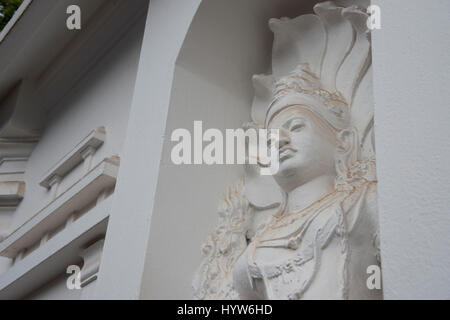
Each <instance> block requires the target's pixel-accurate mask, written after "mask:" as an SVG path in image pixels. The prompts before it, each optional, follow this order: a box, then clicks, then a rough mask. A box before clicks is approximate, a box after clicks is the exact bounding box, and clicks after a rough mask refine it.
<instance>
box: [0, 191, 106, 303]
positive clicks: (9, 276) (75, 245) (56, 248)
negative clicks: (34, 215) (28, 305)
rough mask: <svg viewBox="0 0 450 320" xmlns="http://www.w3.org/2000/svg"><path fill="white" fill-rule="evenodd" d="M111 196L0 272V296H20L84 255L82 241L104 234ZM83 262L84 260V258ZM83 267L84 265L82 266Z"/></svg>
mask: <svg viewBox="0 0 450 320" xmlns="http://www.w3.org/2000/svg"><path fill="white" fill-rule="evenodd" d="M111 201H112V198H108V199H106V200H105V201H102V202H101V203H100V204H98V205H97V206H95V207H94V208H93V209H92V211H90V212H89V214H87V215H84V216H82V217H80V218H79V219H77V220H76V221H75V222H73V223H71V224H70V225H69V226H67V227H66V228H65V229H64V232H60V233H58V234H57V235H55V236H54V237H53V238H52V239H51V241H47V242H46V243H44V244H42V245H41V246H40V247H39V248H37V249H36V250H35V251H33V252H32V253H30V254H29V255H27V256H25V257H24V258H23V259H22V260H20V261H18V262H16V263H15V264H14V265H13V266H12V267H11V268H10V269H8V270H7V271H6V272H5V273H3V274H1V275H0V300H4V299H20V298H23V297H24V295H26V294H29V293H30V292H31V291H33V290H34V289H36V288H39V287H40V286H42V285H43V284H45V283H47V282H48V281H50V280H51V279H52V278H53V277H55V276H57V275H58V274H60V273H61V272H63V270H66V268H67V266H69V265H70V264H74V263H77V262H76V259H75V260H74V257H79V256H81V257H82V256H83V253H84V250H83V248H85V245H86V244H87V243H92V241H95V239H99V238H102V237H104V235H105V233H106V228H107V225H108V216H109V211H110V208H111ZM85 264H86V261H85ZM83 269H85V267H83Z"/></svg>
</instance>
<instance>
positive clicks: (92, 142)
mask: <svg viewBox="0 0 450 320" xmlns="http://www.w3.org/2000/svg"><path fill="white" fill-rule="evenodd" d="M105 138H106V130H105V127H103V126H102V127H98V128H97V129H95V130H92V131H91V132H90V133H89V134H88V135H87V137H86V138H84V139H83V140H82V141H81V142H80V143H78V144H77V145H76V146H75V148H73V149H72V151H70V152H69V153H68V154H66V155H65V156H64V157H63V158H62V159H61V160H59V161H58V163H57V164H56V165H54V166H53V168H51V169H50V170H49V171H48V172H47V173H46V174H45V175H44V177H43V178H42V179H41V181H40V182H39V185H41V186H42V187H44V188H47V189H48V188H50V187H51V186H52V182H53V181H54V180H55V179H56V180H61V179H63V178H64V176H65V175H67V173H69V172H70V171H71V170H73V169H74V168H75V167H76V166H77V165H79V164H80V163H81V162H83V161H84V159H86V158H88V157H89V156H92V155H93V154H94V153H95V151H96V150H97V149H98V148H99V147H100V146H101V145H102V144H103V142H104V141H105Z"/></svg>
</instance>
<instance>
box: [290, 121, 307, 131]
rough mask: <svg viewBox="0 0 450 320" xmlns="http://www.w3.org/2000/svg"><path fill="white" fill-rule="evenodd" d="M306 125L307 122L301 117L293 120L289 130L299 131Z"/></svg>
mask: <svg viewBox="0 0 450 320" xmlns="http://www.w3.org/2000/svg"><path fill="white" fill-rule="evenodd" d="M304 127H305V122H304V121H303V120H301V119H295V120H293V121H292V122H291V125H290V126H289V131H291V132H299V131H300V130H302V129H303V128H304Z"/></svg>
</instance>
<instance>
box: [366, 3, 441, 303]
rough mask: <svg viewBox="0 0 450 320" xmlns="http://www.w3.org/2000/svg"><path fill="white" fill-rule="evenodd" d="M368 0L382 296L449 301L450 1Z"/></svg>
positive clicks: (387, 297)
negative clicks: (376, 18)
mask: <svg viewBox="0 0 450 320" xmlns="http://www.w3.org/2000/svg"><path fill="white" fill-rule="evenodd" d="M374 3H376V4H377V5H379V6H380V7H381V10H382V11H381V13H382V29H381V30H376V31H374V32H373V34H372V37H373V65H374V93H375V125H376V130H375V134H376V146H377V171H378V179H379V204H380V227H381V256H382V269H383V286H384V297H385V298H386V299H433V298H434V299H450V249H449V248H450V184H449V181H450V165H449V159H450V139H449V133H450V116H449V101H450V90H449V89H448V86H449V83H450V68H449V65H450V55H449V54H448V53H449V51H450V20H449V16H450V2H449V1H447V0H433V1H426V2H424V1H421V0H408V1H406V0H404V1H399V0H396V1H392V0H378V1H376V2H374Z"/></svg>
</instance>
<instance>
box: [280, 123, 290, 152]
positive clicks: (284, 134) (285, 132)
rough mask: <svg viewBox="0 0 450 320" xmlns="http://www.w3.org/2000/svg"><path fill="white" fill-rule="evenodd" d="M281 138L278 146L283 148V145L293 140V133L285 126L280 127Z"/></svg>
mask: <svg viewBox="0 0 450 320" xmlns="http://www.w3.org/2000/svg"><path fill="white" fill-rule="evenodd" d="M279 134H280V139H279V145H278V148H279V149H281V148H282V147H283V146H285V145H287V144H289V143H290V142H291V135H290V133H289V131H288V130H286V129H284V128H280V129H279Z"/></svg>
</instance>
